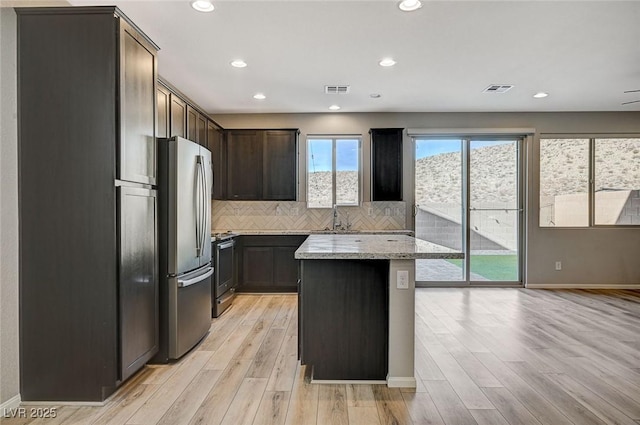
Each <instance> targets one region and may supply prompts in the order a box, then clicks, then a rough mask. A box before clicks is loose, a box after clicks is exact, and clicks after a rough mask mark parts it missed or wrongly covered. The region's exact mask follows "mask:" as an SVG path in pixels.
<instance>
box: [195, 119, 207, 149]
mask: <svg viewBox="0 0 640 425" xmlns="http://www.w3.org/2000/svg"><path fill="white" fill-rule="evenodd" d="M195 141H196V142H198V143H200V144H201V145H202V146H204V147H205V148H206V147H207V118H206V117H205V116H204V115H202V114H198V118H197V119H196V140H195Z"/></svg>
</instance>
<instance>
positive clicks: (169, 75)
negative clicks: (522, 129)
mask: <svg viewBox="0 0 640 425" xmlns="http://www.w3.org/2000/svg"><path fill="white" fill-rule="evenodd" d="M213 2H214V5H215V7H216V9H215V11H214V12H211V13H201V12H196V11H195V10H193V9H192V8H191V7H190V4H189V1H188V0H180V1H151V0H147V1H124V0H115V1H114V0H111V1H93V0H70V3H71V4H73V5H87V4H104V5H109V4H110V5H113V4H115V5H117V6H118V7H119V8H120V9H121V10H122V11H123V12H124V13H125V14H126V15H127V16H129V18H131V19H132V20H133V21H134V22H135V23H136V24H137V25H138V26H139V27H140V28H142V29H143V30H144V31H145V32H146V33H147V34H148V35H149V36H150V37H151V38H152V39H153V40H154V41H155V42H156V43H157V44H158V45H159V46H160V47H161V49H162V50H161V51H160V53H159V56H158V63H159V65H158V66H159V72H160V75H161V76H162V77H164V78H165V79H166V80H167V81H169V82H170V83H171V84H173V85H174V86H176V87H177V88H179V89H180V90H181V91H183V92H184V93H185V94H186V95H187V96H189V97H190V98H191V99H192V100H194V101H195V102H196V103H198V104H199V105H200V106H201V107H203V108H204V109H205V110H206V111H207V112H209V113H255V112H258V113H261V112H329V111H328V107H329V106H330V105H331V104H338V105H340V106H341V107H342V109H341V112H432V111H439V112H476V111H483V112H495V111H514V112H515V111H517V112H519V111H640V103H635V104H631V105H624V106H623V105H622V103H623V102H626V101H632V100H640V92H639V93H631V94H624V93H623V92H624V91H625V90H640V1H619V2H616V1H482V0H476V1H457V0H448V1H430V0H426V1H425V0H423V2H424V6H423V7H422V8H421V9H420V10H418V11H417V12H410V13H408V12H402V11H400V10H399V9H398V7H397V3H396V2H395V1H391V0H377V1H342V0H337V1H319V0H316V1H313V0H311V1H296V0H289V1H277V0H276V1H269V0H266V1H265V0H262V1H245V0H223V1H220V0H213ZM387 56H390V57H393V58H394V59H395V60H396V61H397V65H395V66H394V67H392V68H382V67H380V66H379V65H378V61H379V60H380V59H382V58H383V57H387ZM238 58H241V59H244V60H245V61H246V62H247V63H248V64H249V66H248V67H246V68H243V69H236V68H232V67H231V66H230V65H229V63H230V62H231V61H232V60H234V59H238ZM325 84H348V85H351V93H350V94H347V95H327V94H324V90H323V88H324V85H325ZM490 84H513V85H514V88H513V89H511V90H510V91H508V92H507V93H504V94H487V93H482V91H483V90H484V89H485V88H486V87H487V86H488V85H490ZM538 91H545V92H548V93H549V97H547V98H545V99H534V98H533V97H532V95H533V94H534V93H536V92H538ZM257 92H262V93H264V94H265V95H266V96H267V98H266V99H265V100H262V101H259V100H255V99H253V97H252V96H253V95H254V94H255V93H257ZM371 93H379V94H381V97H380V98H379V99H372V98H371V97H370V96H369V95H370V94H371Z"/></svg>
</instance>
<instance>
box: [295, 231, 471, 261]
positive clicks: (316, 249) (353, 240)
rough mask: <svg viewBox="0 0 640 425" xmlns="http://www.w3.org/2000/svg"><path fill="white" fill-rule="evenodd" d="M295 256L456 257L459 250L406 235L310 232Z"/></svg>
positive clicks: (369, 257)
mask: <svg viewBox="0 0 640 425" xmlns="http://www.w3.org/2000/svg"><path fill="white" fill-rule="evenodd" d="M295 258H296V259H298V260H321V259H358V260H414V259H460V258H464V254H463V253H462V252H458V251H455V250H452V249H449V248H447V247H444V246H441V245H437V244H434V243H431V242H427V241H424V240H422V239H416V238H413V237H411V236H406V235H365V234H346V235H345V234H330V235H310V236H309V237H308V238H307V240H306V241H305V242H304V243H303V244H302V245H300V248H298V250H297V251H296V252H295Z"/></svg>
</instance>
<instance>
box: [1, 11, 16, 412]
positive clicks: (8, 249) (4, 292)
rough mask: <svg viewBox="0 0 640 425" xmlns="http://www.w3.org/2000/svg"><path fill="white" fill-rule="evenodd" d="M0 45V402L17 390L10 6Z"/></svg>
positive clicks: (13, 50)
mask: <svg viewBox="0 0 640 425" xmlns="http://www.w3.org/2000/svg"><path fill="white" fill-rule="evenodd" d="M0 46H1V52H0V182H1V183H0V377H1V379H0V405H2V404H4V403H7V401H9V400H11V399H12V398H14V397H15V396H17V395H18V393H19V392H20V382H19V351H18V292H19V291H18V135H17V94H16V15H15V12H14V11H13V9H10V8H4V7H3V8H0ZM0 415H1V412H0Z"/></svg>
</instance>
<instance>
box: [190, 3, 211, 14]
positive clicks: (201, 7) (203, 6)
mask: <svg viewBox="0 0 640 425" xmlns="http://www.w3.org/2000/svg"><path fill="white" fill-rule="evenodd" d="M191 7H193V8H194V9H195V10H197V11H198V12H213V9H214V7H213V4H212V3H211V1H210V0H194V1H192V2H191Z"/></svg>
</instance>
